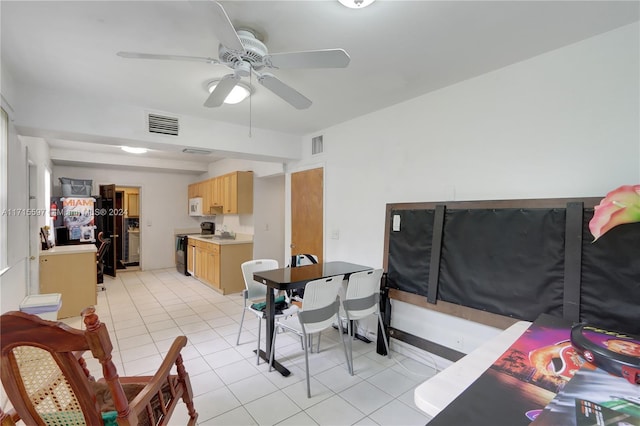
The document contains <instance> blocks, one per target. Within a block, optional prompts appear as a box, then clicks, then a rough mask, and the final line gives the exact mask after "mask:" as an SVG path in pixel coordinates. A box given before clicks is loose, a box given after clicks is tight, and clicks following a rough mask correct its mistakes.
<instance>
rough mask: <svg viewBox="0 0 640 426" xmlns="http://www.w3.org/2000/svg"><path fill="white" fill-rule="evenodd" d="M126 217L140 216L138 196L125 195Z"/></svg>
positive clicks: (132, 194)
mask: <svg viewBox="0 0 640 426" xmlns="http://www.w3.org/2000/svg"><path fill="white" fill-rule="evenodd" d="M127 215H128V216H129V217H139V216H140V194H138V193H133V192H130V193H127Z"/></svg>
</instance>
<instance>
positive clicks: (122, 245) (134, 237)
mask: <svg viewBox="0 0 640 426" xmlns="http://www.w3.org/2000/svg"><path fill="white" fill-rule="evenodd" d="M115 204H116V212H117V213H120V214H118V215H117V216H116V232H117V234H118V235H120V238H119V240H118V244H117V247H116V260H117V263H116V267H117V269H119V270H127V271H134V270H140V257H141V254H142V252H141V249H140V187H139V186H116V202H115Z"/></svg>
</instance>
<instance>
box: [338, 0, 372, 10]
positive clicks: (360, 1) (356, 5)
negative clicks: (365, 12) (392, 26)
mask: <svg viewBox="0 0 640 426" xmlns="http://www.w3.org/2000/svg"><path fill="white" fill-rule="evenodd" d="M338 1H339V2H340V4H342V5H343V6H347V7H348V8H351V9H363V8H365V7H367V6H369V5H370V4H371V3H373V2H374V1H375V0H338Z"/></svg>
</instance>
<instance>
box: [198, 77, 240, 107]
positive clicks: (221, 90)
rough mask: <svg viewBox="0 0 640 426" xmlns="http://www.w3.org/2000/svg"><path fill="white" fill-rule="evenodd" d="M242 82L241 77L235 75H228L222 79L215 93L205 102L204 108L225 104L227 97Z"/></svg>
mask: <svg viewBox="0 0 640 426" xmlns="http://www.w3.org/2000/svg"><path fill="white" fill-rule="evenodd" d="M239 81H240V77H239V76H236V75H235V74H227V75H225V76H224V77H222V80H220V81H219V82H218V84H217V85H216V88H215V89H213V92H211V94H210V95H209V97H208V98H207V100H206V101H205V102H204V106H206V107H208V108H213V107H219V106H220V105H222V104H223V103H224V100H225V99H227V96H228V95H229V93H231V91H232V90H233V88H234V87H236V84H238V82H239Z"/></svg>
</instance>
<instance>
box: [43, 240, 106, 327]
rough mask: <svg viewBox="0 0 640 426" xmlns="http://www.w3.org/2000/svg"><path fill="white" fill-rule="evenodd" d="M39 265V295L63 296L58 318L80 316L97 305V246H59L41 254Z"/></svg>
mask: <svg viewBox="0 0 640 426" xmlns="http://www.w3.org/2000/svg"><path fill="white" fill-rule="evenodd" d="M39 262H40V293H41V294H46V293H60V294H62V306H61V307H60V310H59V311H58V319H62V318H68V317H75V316H79V315H80V312H82V310H83V309H84V308H86V307H88V306H94V305H96V304H97V303H98V299H97V296H96V291H97V285H98V272H97V264H96V246H95V245H93V244H88V245H87V244H81V245H70V246H56V247H54V248H51V249H49V250H46V251H42V252H41V253H40V256H39Z"/></svg>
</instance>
